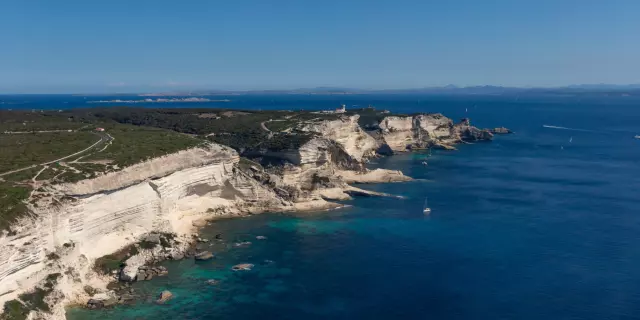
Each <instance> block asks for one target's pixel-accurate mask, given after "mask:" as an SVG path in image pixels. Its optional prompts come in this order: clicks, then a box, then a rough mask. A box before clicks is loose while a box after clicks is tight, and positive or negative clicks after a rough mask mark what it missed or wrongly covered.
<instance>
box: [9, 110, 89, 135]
mask: <svg viewBox="0 0 640 320" xmlns="http://www.w3.org/2000/svg"><path fill="white" fill-rule="evenodd" d="M84 125H85V124H84V123H81V122H78V121H76V120H75V119H74V118H73V117H69V116H68V115H66V114H64V113H63V112H58V111H57V110H55V111H51V110H50V111H39V110H34V111H31V110H29V111H9V110H0V132H5V131H20V132H25V131H42V130H78V129H80V128H82V127H83V126H84Z"/></svg>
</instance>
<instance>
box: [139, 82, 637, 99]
mask: <svg viewBox="0 0 640 320" xmlns="http://www.w3.org/2000/svg"><path fill="white" fill-rule="evenodd" d="M355 94H426V95H507V96H509V95H515V96H517V95H522V96H540V95H551V96H558V95H576V96H625V95H630V96H640V84H629V85H609V84H581V85H570V86H564V87H531V88H523V87H505V86H492V85H483V86H466V87H459V86H455V85H447V86H442V87H423V88H408V89H358V88H342V87H316V88H300V89H291V90H189V91H173V92H159V93H143V94H139V96H143V97H163V96H230V95H355Z"/></svg>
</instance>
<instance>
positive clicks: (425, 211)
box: [422, 197, 431, 214]
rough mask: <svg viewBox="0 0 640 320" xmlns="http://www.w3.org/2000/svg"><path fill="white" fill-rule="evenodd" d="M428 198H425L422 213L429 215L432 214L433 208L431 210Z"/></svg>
mask: <svg viewBox="0 0 640 320" xmlns="http://www.w3.org/2000/svg"><path fill="white" fill-rule="evenodd" d="M427 200H428V199H427V197H425V198H424V209H422V212H424V213H426V214H429V213H431V208H429V204H428V203H427V202H428V201H427Z"/></svg>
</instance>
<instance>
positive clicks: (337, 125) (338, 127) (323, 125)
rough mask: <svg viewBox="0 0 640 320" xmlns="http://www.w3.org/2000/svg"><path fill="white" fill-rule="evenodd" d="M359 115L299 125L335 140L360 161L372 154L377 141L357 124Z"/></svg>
mask: <svg viewBox="0 0 640 320" xmlns="http://www.w3.org/2000/svg"><path fill="white" fill-rule="evenodd" d="M359 118H360V116H359V115H353V116H344V117H341V118H340V119H338V120H331V121H328V120H327V121H319V122H313V123H307V124H304V125H302V126H301V127H300V130H302V131H308V132H314V133H318V134H320V135H321V136H322V137H324V138H326V139H328V140H331V141H335V142H336V143H338V144H339V145H340V146H342V148H343V149H344V151H345V152H346V153H347V154H348V155H349V156H351V157H353V159H355V160H357V161H362V160H363V159H365V158H367V157H369V156H373V155H374V153H375V149H376V147H377V143H376V141H375V139H373V137H371V136H370V135H368V134H367V133H366V132H364V131H363V130H362V128H360V126H359V125H358V119H359Z"/></svg>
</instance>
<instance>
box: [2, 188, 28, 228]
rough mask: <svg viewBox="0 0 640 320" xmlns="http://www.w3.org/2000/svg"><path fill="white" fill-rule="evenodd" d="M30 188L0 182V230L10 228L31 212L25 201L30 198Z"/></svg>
mask: <svg viewBox="0 0 640 320" xmlns="http://www.w3.org/2000/svg"><path fill="white" fill-rule="evenodd" d="M29 192H30V188H28V187H23V186H16V185H13V184H11V183H7V182H0V230H9V226H10V225H11V224H12V223H14V222H15V221H16V220H17V219H18V218H20V217H21V216H23V215H25V214H27V213H28V212H29V210H28V209H27V205H26V204H25V203H24V201H25V200H26V199H27V198H29Z"/></svg>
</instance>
